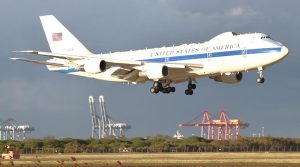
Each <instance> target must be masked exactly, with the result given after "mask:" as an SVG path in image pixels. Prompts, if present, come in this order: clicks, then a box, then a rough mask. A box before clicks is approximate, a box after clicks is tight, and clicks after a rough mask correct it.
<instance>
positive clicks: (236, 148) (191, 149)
mask: <svg viewBox="0 0 300 167" xmlns="http://www.w3.org/2000/svg"><path fill="white" fill-rule="evenodd" d="M20 151H21V153H22V154H57V153H119V152H134V153H158V152H300V146H299V145H286V146H267V145H263V146H252V147H251V146H250V147H248V146H247V147H242V146H230V147H214V146H204V147H197V146H189V147H184V148H178V147H169V148H164V149H155V148H118V149H111V148H106V149H96V148H94V149H93V148H86V149H82V148H74V149H72V150H64V149H62V148H45V147H42V148H24V149H22V150H20Z"/></svg>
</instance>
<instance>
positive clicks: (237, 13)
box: [228, 7, 258, 17]
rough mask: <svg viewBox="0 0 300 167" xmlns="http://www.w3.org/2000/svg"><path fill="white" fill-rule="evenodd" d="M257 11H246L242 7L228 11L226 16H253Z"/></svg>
mask: <svg viewBox="0 0 300 167" xmlns="http://www.w3.org/2000/svg"><path fill="white" fill-rule="evenodd" d="M257 14H258V11H255V10H253V9H247V8H242V7H234V8H231V9H229V12H228V15H229V16H231V17H240V16H254V15H257Z"/></svg>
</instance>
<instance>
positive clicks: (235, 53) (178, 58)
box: [138, 48, 281, 63]
mask: <svg viewBox="0 0 300 167" xmlns="http://www.w3.org/2000/svg"><path fill="white" fill-rule="evenodd" d="M280 51H281V48H261V49H248V50H232V51H224V52H212V53H211V54H210V57H209V58H212V57H225V56H238V55H243V54H247V55H248V54H260V53H273V52H280ZM243 52H244V53H243ZM208 54H209V53H201V54H192V55H179V56H171V57H160V58H151V59H143V60H138V61H144V62H157V63H159V62H168V61H183V60H192V59H203V58H208Z"/></svg>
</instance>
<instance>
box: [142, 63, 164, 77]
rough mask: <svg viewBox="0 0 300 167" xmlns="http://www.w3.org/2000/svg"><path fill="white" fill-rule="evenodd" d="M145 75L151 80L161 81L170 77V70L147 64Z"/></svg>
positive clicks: (158, 65) (161, 66)
mask: <svg viewBox="0 0 300 167" xmlns="http://www.w3.org/2000/svg"><path fill="white" fill-rule="evenodd" d="M144 73H145V75H146V76H147V77H148V78H149V79H161V78H164V77H166V76H168V75H169V68H168V67H167V66H165V65H160V64H147V65H146V70H145V71H144Z"/></svg>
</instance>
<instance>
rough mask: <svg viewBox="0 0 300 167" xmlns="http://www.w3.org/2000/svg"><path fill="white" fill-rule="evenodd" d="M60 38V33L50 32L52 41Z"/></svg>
mask: <svg viewBox="0 0 300 167" xmlns="http://www.w3.org/2000/svg"><path fill="white" fill-rule="evenodd" d="M61 40H62V33H61V32H60V33H52V41H53V42H55V41H61Z"/></svg>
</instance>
